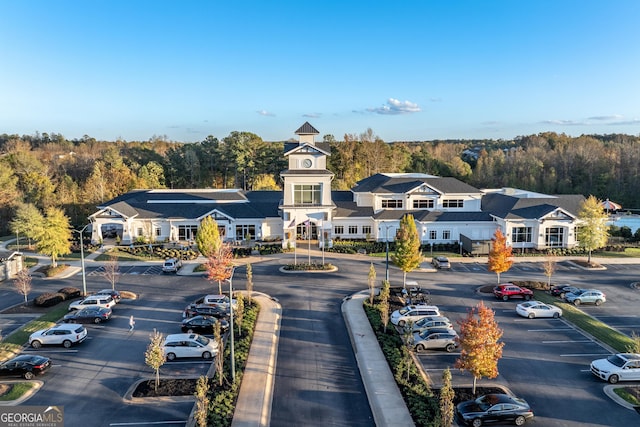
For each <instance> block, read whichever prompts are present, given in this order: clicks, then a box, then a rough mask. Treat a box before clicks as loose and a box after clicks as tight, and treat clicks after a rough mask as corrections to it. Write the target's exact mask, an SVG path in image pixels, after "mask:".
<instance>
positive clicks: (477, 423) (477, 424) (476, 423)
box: [471, 418, 482, 427]
mask: <svg viewBox="0 0 640 427" xmlns="http://www.w3.org/2000/svg"><path fill="white" fill-rule="evenodd" d="M471 425H472V426H473V427H480V426H481V425H482V420H481V419H480V418H476V419H475V420H473V422H472V423H471Z"/></svg>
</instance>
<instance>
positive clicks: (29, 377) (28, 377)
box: [22, 371, 35, 380]
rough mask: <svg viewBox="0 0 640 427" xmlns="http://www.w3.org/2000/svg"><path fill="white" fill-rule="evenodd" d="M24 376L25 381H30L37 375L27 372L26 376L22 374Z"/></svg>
mask: <svg viewBox="0 0 640 427" xmlns="http://www.w3.org/2000/svg"><path fill="white" fill-rule="evenodd" d="M22 376H23V377H24V379H25V380H30V379H32V378H33V377H34V376H35V375H33V372H31V371H27V372H25V373H24V374H22Z"/></svg>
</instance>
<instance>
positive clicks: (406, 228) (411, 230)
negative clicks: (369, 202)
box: [392, 214, 422, 287]
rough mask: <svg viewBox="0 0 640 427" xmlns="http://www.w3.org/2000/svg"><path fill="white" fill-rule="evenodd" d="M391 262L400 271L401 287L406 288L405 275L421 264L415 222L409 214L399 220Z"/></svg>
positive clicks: (418, 237) (418, 238)
mask: <svg viewBox="0 0 640 427" xmlns="http://www.w3.org/2000/svg"><path fill="white" fill-rule="evenodd" d="M392 261H393V263H394V264H395V265H396V266H397V267H398V268H399V269H400V270H402V273H403V276H402V287H406V283H407V273H408V272H410V271H413V270H415V269H416V268H418V266H419V265H420V262H422V252H420V236H418V230H417V229H416V222H415V220H414V219H413V215H411V214H407V215H405V216H403V217H402V219H401V220H400V228H399V229H398V234H397V235H396V251H395V253H394V255H393V257H392Z"/></svg>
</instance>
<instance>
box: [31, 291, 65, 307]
mask: <svg viewBox="0 0 640 427" xmlns="http://www.w3.org/2000/svg"><path fill="white" fill-rule="evenodd" d="M64 297H65V296H64V294H60V293H56V294H54V293H51V292H46V293H44V294H42V295H38V296H37V297H36V298H35V299H34V300H33V303H34V304H35V305H36V306H38V307H53V306H54V305H56V304H59V303H61V302H62V301H64V300H65V298H64Z"/></svg>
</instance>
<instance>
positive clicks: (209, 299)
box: [202, 294, 237, 310]
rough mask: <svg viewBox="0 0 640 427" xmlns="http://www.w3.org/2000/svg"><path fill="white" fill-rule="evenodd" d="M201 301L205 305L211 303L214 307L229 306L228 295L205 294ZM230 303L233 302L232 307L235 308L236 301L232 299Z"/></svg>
mask: <svg viewBox="0 0 640 427" xmlns="http://www.w3.org/2000/svg"><path fill="white" fill-rule="evenodd" d="M202 303H203V304H206V305H211V306H214V307H220V308H229V297H228V296H226V295H215V294H212V295H205V296H204V299H203V301H202ZM231 303H232V304H233V308H234V310H235V308H236V306H237V301H236V300H235V299H233V300H231Z"/></svg>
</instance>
